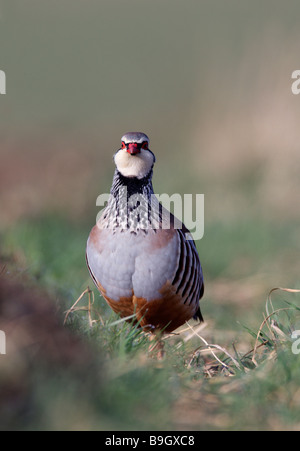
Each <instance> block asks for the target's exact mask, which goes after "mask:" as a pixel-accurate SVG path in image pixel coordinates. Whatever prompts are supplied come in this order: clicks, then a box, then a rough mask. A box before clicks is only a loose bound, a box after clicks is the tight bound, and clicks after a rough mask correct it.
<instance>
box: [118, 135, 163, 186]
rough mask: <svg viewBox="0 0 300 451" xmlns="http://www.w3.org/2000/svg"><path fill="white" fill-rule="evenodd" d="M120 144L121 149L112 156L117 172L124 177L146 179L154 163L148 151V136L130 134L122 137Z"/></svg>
mask: <svg viewBox="0 0 300 451" xmlns="http://www.w3.org/2000/svg"><path fill="white" fill-rule="evenodd" d="M121 142H122V146H121V148H120V149H119V150H117V152H116V153H115V155H114V160H115V165H116V168H117V170H118V171H119V172H120V173H121V174H122V175H123V176H124V177H129V178H133V177H136V178H138V179H142V178H144V177H146V176H147V175H148V174H149V173H150V172H151V170H152V168H153V165H154V162H155V156H154V154H153V153H152V152H151V150H150V149H149V138H148V136H147V135H145V133H140V132H130V133H126V134H125V135H123V136H122V138H121Z"/></svg>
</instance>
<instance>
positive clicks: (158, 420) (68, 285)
mask: <svg viewBox="0 0 300 451" xmlns="http://www.w3.org/2000/svg"><path fill="white" fill-rule="evenodd" d="M89 228H90V227H89V226H86V225H85V224H79V225H77V226H75V225H74V224H73V223H72V222H71V221H68V220H66V219H63V218H62V217H57V216H55V215H52V216H47V217H43V218H36V219H31V220H28V221H27V222H23V223H19V224H18V225H16V226H14V227H13V228H11V229H10V230H8V231H6V232H3V233H2V235H1V248H2V250H1V252H2V255H3V256H4V260H5V261H6V265H7V268H9V270H10V272H13V273H16V274H17V273H26V274H27V277H30V280H31V283H33V284H34V285H37V286H39V287H42V288H43V290H45V291H46V292H48V293H50V294H51V296H53V299H54V300H55V302H56V304H57V305H58V306H59V307H60V311H61V313H60V316H59V317H60V322H61V324H62V322H63V317H64V314H65V312H66V310H67V309H70V307H71V306H72V305H73V304H74V303H75V301H76V300H77V298H78V297H79V296H80V294H81V293H82V292H83V291H84V290H86V288H87V286H88V285H89V286H90V288H92V290H93V294H94V303H93V304H92V305H91V306H90V307H91V308H90V312H89V299H88V294H87V293H86V294H85V295H84V296H83V297H82V299H81V300H80V301H79V302H78V304H77V305H76V308H75V309H74V311H72V312H70V314H69V316H68V318H67V322H66V325H65V328H66V329H68V330H70V331H71V333H72V334H73V335H74V336H76V337H79V338H80V340H82V341H83V342H84V343H86V344H87V345H88V347H89V348H90V349H91V350H92V351H93V353H94V354H93V356H94V357H92V358H91V360H90V361H89V367H87V368H86V369H85V368H84V367H83V368H81V370H80V373H79V374H78V373H77V372H76V371H73V370H72V367H70V368H69V367H68V366H66V367H64V366H63V367H62V368H60V369H59V368H57V369H55V368H54V369H53V371H51V372H48V371H47V366H46V367H45V366H44V365H42V364H40V363H39V362H37V361H34V363H33V365H32V370H31V372H30V377H29V381H30V383H29V384H30V386H31V390H30V392H31V393H32V399H31V406H30V409H29V413H28V414H27V416H25V417H24V416H21V417H14V415H13V413H11V412H10V415H11V417H10V418H11V420H10V422H9V424H8V426H7V428H11V429H15V428H21V429H45V428H46V429H104V430H105V429H111V430H113V429H126V430H134V429H138V430H142V429H152V430H160V429H166V430H170V429H181V428H182V427H188V428H190V429H195V430H206V429H211V430H216V429H226V430H230V429H234V430H236V429H268V430H272V429H293V428H294V429H297V428H299V419H300V392H299V389H298V385H297V384H298V383H297V380H299V376H300V374H299V373H300V369H299V368H300V367H299V356H298V355H295V354H293V353H292V351H291V345H292V340H291V334H292V331H293V330H295V329H296V330H297V327H299V324H300V315H299V308H298V304H297V302H298V300H299V295H297V294H292V293H285V292H280V293H273V294H272V302H270V301H269V302H268V304H267V305H268V311H265V301H264V298H261V299H253V304H254V306H255V308H254V309H252V308H251V305H250V306H249V305H247V306H246V307H243V306H240V308H239V309H238V313H236V312H235V317H233V316H231V314H233V313H234V311H235V308H234V306H232V305H230V301H228V305H227V304H225V305H223V306H218V305H216V304H214V301H213V299H206V300H205V301H204V302H203V310H204V312H205V317H206V320H207V327H206V328H205V329H203V331H202V330H200V331H199V333H198V332H197V324H196V323H194V322H191V327H192V329H193V331H194V332H195V333H194V335H193V331H192V330H190V329H188V330H186V331H184V332H181V333H179V334H177V335H173V336H169V337H167V338H166V339H165V351H166V357H165V359H164V360H163V361H162V362H160V361H157V360H156V359H155V358H154V357H155V356H153V355H151V353H150V354H149V340H148V337H147V336H146V335H145V334H144V333H143V332H142V331H141V330H139V329H138V328H137V327H136V326H133V325H132V324H128V323H126V322H124V321H119V320H118V317H117V316H116V315H115V314H113V313H112V312H111V310H110V309H109V308H108V307H107V305H106V303H105V301H104V300H103V299H102V298H101V297H100V295H99V294H98V292H97V290H96V289H94V288H93V286H92V282H91V280H90V279H89V276H88V273H87V269H86V267H85V260H84V250H85V242H86V238H87V235H88V232H89ZM220 228H221V229H220ZM258 229H260V230H261V234H259V233H258V234H256V231H258ZM267 229H268V225H267V224H265V223H264V224H261V228H260V225H259V224H257V227H256V228H254V229H251V227H250V228H249V229H248V228H245V227H244V226H243V225H242V224H240V228H238V227H237V228H236V230H234V229H233V230H232V229H230V228H228V229H227V228H226V227H225V226H219V230H218V227H217V225H215V226H214V227H212V229H211V231H210V232H208V237H210V234H211V235H213V236H215V238H216V239H213V243H214V245H215V247H216V248H217V247H218V246H219V244H218V242H217V237H218V236H221V235H222V236H223V238H225V241H226V239H227V240H228V241H231V242H232V241H234V238H235V239H236V242H235V244H236V245H235V246H234V253H235V256H236V258H239V255H240V253H243V252H244V250H245V249H248V250H249V253H250V258H251V259H253V262H254V263H253V265H252V271H253V272H254V271H255V268H257V270H259V268H262V267H264V265H265V264H266V263H267V262H268V261H271V260H272V258H275V257H276V255H278V252H279V248H280V247H279V246H278V248H276V243H278V241H277V239H278V234H280V231H279V230H277V231H276V230H273V236H271V237H269V242H268V243H265V242H264V237H265V234H267ZM237 230H240V233H236V234H235V231H237ZM264 230H265V232H264ZM244 232H245V233H244ZM248 232H249V233H248ZM250 232H251V233H250ZM226 234H227V235H226ZM233 235H234V237H233ZM254 237H256V247H255V246H253V240H254ZM260 237H261V240H262V241H261V243H260V242H259V240H260ZM206 239H208V238H207V237H206ZM289 240H290V245H291V247H292V244H293V234H292V233H291V234H290V238H289ZM262 243H264V245H263V246H261V245H260V244H262ZM200 245H201V250H202V252H203V256H204V261H205V259H206V262H205V263H204V267H205V269H206V272H207V279H208V291H209V285H210V284H212V285H213V284H214V283H217V281H218V277H220V274H222V273H224V274H225V275H226V277H232V272H233V271H235V269H230V268H228V267H226V265H225V263H224V265H223V267H222V268H221V263H220V261H216V262H215V265H214V257H215V249H212V250H211V254H210V252H209V248H208V245H207V243H205V244H204V241H203V243H200ZM220 245H221V244H220ZM267 249H270V253H269V254H268V252H267ZM226 255H227V258H226ZM222 258H223V259H224V262H225V261H232V260H233V258H234V255H233V249H232V246H229V245H227V246H224V248H223V255H222ZM216 260H217V259H216ZM270 264H271V263H270ZM219 265H220V266H219ZM241 283H242V282H241ZM270 288H272V287H270ZM266 295H267V292H266V293H265V298H266ZM278 308H285V309H288V310H280V311H278V312H276V310H278ZM253 310H254V311H253ZM273 312H275V313H273ZM263 313H264V317H267V316H268V315H270V314H271V316H270V318H269V319H268V321H266V323H265V324H264V325H263V327H262V328H261V330H260V326H261V324H262V322H263V320H264V317H263ZM91 320H92V323H91ZM259 331H260V334H258V332H259ZM199 334H200V336H199ZM257 336H258V338H257ZM204 340H205V341H206V343H208V344H210V345H211V347H210V348H209V347H208V346H207V345H206V344H205V342H204ZM256 340H257V341H256ZM255 348H256V349H255ZM95 356H97V357H95ZM216 357H217V358H216ZM94 359H95V360H94ZM75 406H76V413H75V411H74V409H75ZM1 414H3V412H1ZM5 424H6V423H5V422H4V423H3V425H4V426H3V427H4V428H5Z"/></svg>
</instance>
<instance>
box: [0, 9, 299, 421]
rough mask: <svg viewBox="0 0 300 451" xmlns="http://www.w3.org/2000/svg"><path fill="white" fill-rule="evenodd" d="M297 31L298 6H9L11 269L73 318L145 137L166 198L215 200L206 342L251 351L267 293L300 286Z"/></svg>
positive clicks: (1, 51) (203, 244)
mask: <svg viewBox="0 0 300 451" xmlns="http://www.w3.org/2000/svg"><path fill="white" fill-rule="evenodd" d="M299 18H300V5H299V2H298V1H296V0H294V1H293V0H287V1H286V2H282V1H279V0H263V1H261V0H260V1H257V0H252V1H245V0H228V1H221V0H200V1H196V0H189V1H185V2H184V1H182V0H160V1H158V0H151V1H150V0H148V1H146V0H145V1H143V0H139V1H138V0H135V1H134V0H128V1H126V0H86V1H82V0H81V1H80V0H52V1H51V2H49V1H48V2H46V1H43V0H25V1H24V0H0V69H1V70H4V71H5V73H6V77H7V94H6V95H1V96H0V117H1V120H0V208H1V210H0V232H1V236H0V240H1V241H0V245H1V251H0V252H1V255H2V257H1V258H2V259H3V262H4V264H6V265H11V266H12V271H13V272H16V273H18V274H19V273H20V272H21V273H22V274H23V273H24V272H25V273H26V274H27V275H29V277H30V278H33V280H34V283H36V284H37V285H39V286H40V287H42V288H43V289H45V290H46V291H47V292H48V293H50V294H51V295H53V296H54V298H55V299H58V301H57V302H58V304H62V305H65V306H71V305H72V303H73V302H74V301H75V300H76V299H77V298H78V296H79V295H80V293H81V292H82V291H83V290H84V289H85V288H86V286H87V285H88V284H90V285H92V283H91V281H90V279H89V276H88V274H87V270H86V267H85V260H84V253H85V242H86V239H87V236H88V233H89V230H90V229H91V227H92V226H93V224H94V223H95V218H96V214H97V213H98V208H97V207H96V198H97V196H98V195H99V194H101V193H103V192H108V190H109V188H110V184H111V179H112V175H113V170H114V167H113V161H112V155H113V153H114V152H115V151H116V150H117V149H118V148H119V145H120V137H121V136H122V134H124V133H125V132H127V131H143V132H145V133H147V134H148V136H149V137H150V148H151V150H152V151H153V152H154V153H155V155H156V160H157V162H156V166H155V172H154V189H155V192H157V193H160V194H161V193H169V194H173V193H182V194H183V193H204V195H205V235H204V238H203V239H202V240H201V241H200V242H198V243H197V245H198V249H199V252H200V257H201V261H202V264H203V268H204V275H205V279H206V295H205V299H204V300H203V304H202V306H203V307H202V310H203V314H204V317H205V319H206V320H207V324H208V326H207V328H206V329H205V333H206V334H207V336H209V337H214V338H215V339H217V340H219V339H221V341H223V344H224V341H225V343H226V342H227V341H228V340H229V342H230V340H232V339H236V340H240V341H241V342H243V340H244V339H243V333H244V332H243V331H242V330H241V327H240V325H239V324H238V323H246V324H247V325H248V326H249V325H250V326H253V327H257V326H259V323H260V320H261V318H262V317H261V311H262V309H263V305H264V301H265V298H266V296H267V294H268V292H269V290H270V289H271V288H273V287H275V286H289V287H291V288H294V287H297V286H299V285H300V281H299V269H300V265H299V251H300V242H299V222H300V221H299V220H300V214H299V189H300V177H299V170H300V152H299V142H300V127H299V118H300V96H295V95H293V94H292V92H291V84H292V80H291V74H292V72H293V71H294V70H296V69H299V66H300V61H299V54H300V53H299V50H300V48H299V46H300V44H299V43H300V29H299ZM103 309H105V306H104V305H103ZM0 329H1V323H0ZM2 329H3V327H2ZM87 410H88V409H87ZM154 423H155V422H154ZM51 424H52V423H51V420H50V419H49V427H51ZM112 424H113V425H114V423H112ZM118 424H122V423H118ZM88 426H89V425H88ZM88 426H87V427H88ZM32 427H34V422H33V423H32ZM53 427H54V426H53ZM65 427H68V425H65ZM91 427H92V426H91ZM95 427H96V426H95Z"/></svg>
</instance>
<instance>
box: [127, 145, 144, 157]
mask: <svg viewBox="0 0 300 451" xmlns="http://www.w3.org/2000/svg"><path fill="white" fill-rule="evenodd" d="M127 152H128V153H130V155H136V154H137V153H140V152H141V149H140V147H139V145H138V144H137V143H129V144H128V147H127Z"/></svg>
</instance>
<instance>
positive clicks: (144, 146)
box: [142, 141, 148, 150]
mask: <svg viewBox="0 0 300 451" xmlns="http://www.w3.org/2000/svg"><path fill="white" fill-rule="evenodd" d="M142 149H145V150H148V143H147V141H144V142H143V144H142Z"/></svg>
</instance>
